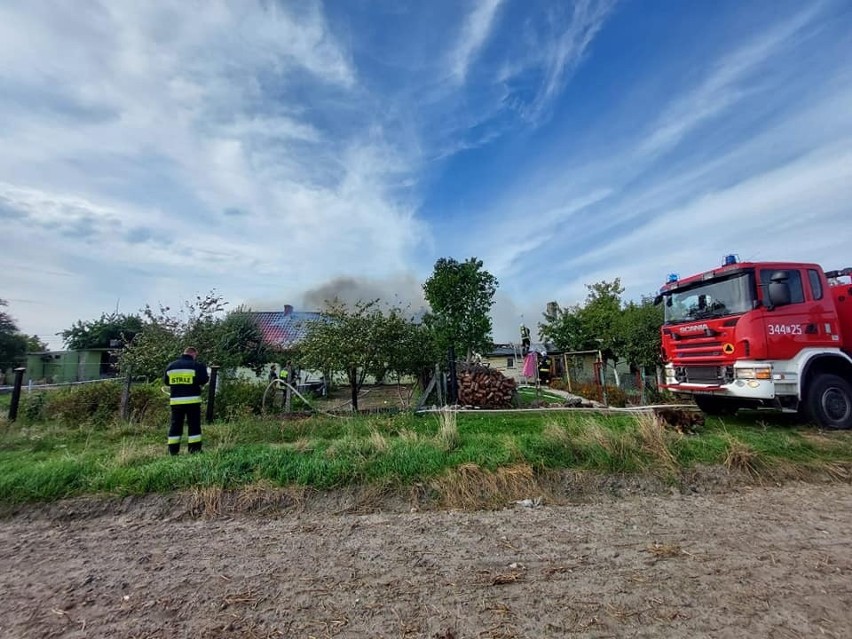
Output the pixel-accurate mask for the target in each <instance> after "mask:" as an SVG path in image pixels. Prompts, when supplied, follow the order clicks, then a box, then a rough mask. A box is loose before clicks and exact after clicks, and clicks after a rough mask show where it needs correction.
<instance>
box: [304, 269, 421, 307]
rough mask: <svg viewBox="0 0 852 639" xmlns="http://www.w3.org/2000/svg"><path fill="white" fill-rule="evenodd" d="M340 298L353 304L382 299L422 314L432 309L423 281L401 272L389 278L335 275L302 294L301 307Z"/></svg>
mask: <svg viewBox="0 0 852 639" xmlns="http://www.w3.org/2000/svg"><path fill="white" fill-rule="evenodd" d="M335 298H337V299H338V300H340V301H341V302H344V303H346V304H349V305H352V304H356V303H357V302H360V301H364V302H366V301H370V300H380V302H381V303H383V304H386V305H388V306H398V307H400V308H402V309H408V310H410V311H411V313H412V314H414V315H421V314H422V313H423V312H425V311H427V310H428V309H429V305H428V304H427V303H426V299H425V298H424V297H423V289H422V285H421V283H420V282H419V281H418V280H417V279H416V278H415V277H414V276H413V275H399V276H395V277H390V278H387V279H381V280H379V279H367V278H361V277H346V276H344V277H336V278H334V279H333V280H329V281H328V282H324V283H323V284H320V285H319V286H316V287H314V288H312V289H309V290H307V291H305V292H304V293H302V295H301V300H300V301H301V307H302V308H304V309H305V310H321V309H322V308H323V307H324V306H325V303H326V301H330V300H333V299H335Z"/></svg>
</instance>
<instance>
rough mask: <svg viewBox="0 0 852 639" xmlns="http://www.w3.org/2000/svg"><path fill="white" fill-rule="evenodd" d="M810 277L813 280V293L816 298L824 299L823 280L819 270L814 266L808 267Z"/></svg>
mask: <svg viewBox="0 0 852 639" xmlns="http://www.w3.org/2000/svg"><path fill="white" fill-rule="evenodd" d="M808 279H809V280H810V282H811V295H813V296H814V299H815V300H821V299H822V280H821V279H820V276H819V271H817V270H814V269H812V268H809V269H808Z"/></svg>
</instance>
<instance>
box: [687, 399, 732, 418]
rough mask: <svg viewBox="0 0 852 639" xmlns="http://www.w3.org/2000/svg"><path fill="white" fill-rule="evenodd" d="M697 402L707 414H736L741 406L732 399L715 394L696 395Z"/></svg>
mask: <svg viewBox="0 0 852 639" xmlns="http://www.w3.org/2000/svg"><path fill="white" fill-rule="evenodd" d="M695 403H696V404H698V408H700V409H701V412H702V413H706V414H707V415H735V414H736V412H737V409H738V408H739V406H737V405H736V404H734V403H733V402H731V401H730V400H726V399H722V398H721V397H715V396H713V395H696V396H695Z"/></svg>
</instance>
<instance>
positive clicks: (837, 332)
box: [656, 255, 852, 429]
mask: <svg viewBox="0 0 852 639" xmlns="http://www.w3.org/2000/svg"><path fill="white" fill-rule="evenodd" d="M850 280H852V268H846V269H843V270H836V271H823V270H822V268H821V267H820V266H819V265H817V264H800V263H791V262H739V261H738V260H737V258H736V256H733V255H729V256H726V257H725V258H724V260H723V264H722V266H721V267H719V268H716V269H713V270H710V271H707V272H706V273H700V274H698V275H693V276H691V277H687V278H683V279H680V278H678V277H677V275H674V274H673V275H670V276H669V278H668V282H667V283H666V284H665V286H663V288H662V289H661V290H660V294H659V295H658V296H657V300H656V301H657V303H661V304H663V305H664V309H665V323H664V324H663V327H662V333H663V334H662V340H663V360H664V365H665V377H666V379H665V385H664V387H665V388H667V389H669V390H671V391H674V392H676V393H687V394H690V395H692V396H693V398H694V399H695V402H696V403H697V404H698V407H699V408H700V409H701V410H702V411H704V412H705V413H708V414H716V415H720V414H733V413H735V412H736V411H737V410H738V409H740V408H757V407H761V406H768V407H774V408H779V409H782V410H784V411H788V412H794V411H795V412H799V413H801V414H802V415H804V416H805V417H807V418H808V419H810V420H812V421H813V422H815V423H816V424H818V425H819V426H821V427H823V428H842V429H847V428H852V357H850V355H852V281H850Z"/></svg>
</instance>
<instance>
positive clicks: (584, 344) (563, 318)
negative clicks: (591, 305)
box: [538, 304, 597, 351]
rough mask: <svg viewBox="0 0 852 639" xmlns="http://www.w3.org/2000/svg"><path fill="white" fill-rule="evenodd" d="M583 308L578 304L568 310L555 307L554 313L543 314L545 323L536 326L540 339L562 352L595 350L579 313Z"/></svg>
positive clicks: (592, 340)
mask: <svg viewBox="0 0 852 639" xmlns="http://www.w3.org/2000/svg"><path fill="white" fill-rule="evenodd" d="M582 310H583V307H582V306H580V305H579V304H575V305H574V306H570V307H568V308H560V307H558V306H557V307H556V309H555V313H553V314H550V315H548V314H547V313H545V314H544V319H545V321H544V322H543V323H540V324H539V325H538V329H539V334H540V335H541V337H542V339H543V340H545V341H547V342H552V343H553V345H554V346H556V348H558V349H559V350H562V351H582V350H586V349H591V348H595V349H597V346H596V345H595V346H590V344H594V339H592V336H591V335H589V334H588V331H587V327H586V325H585V324H584V322H583V317H582V315H581V311H582Z"/></svg>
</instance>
